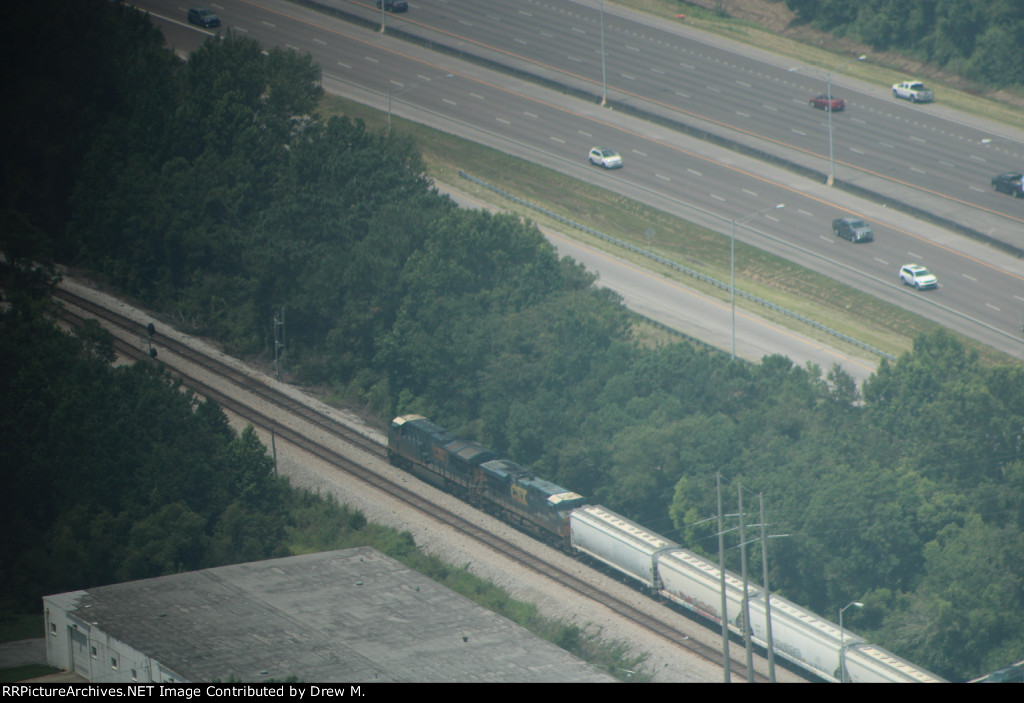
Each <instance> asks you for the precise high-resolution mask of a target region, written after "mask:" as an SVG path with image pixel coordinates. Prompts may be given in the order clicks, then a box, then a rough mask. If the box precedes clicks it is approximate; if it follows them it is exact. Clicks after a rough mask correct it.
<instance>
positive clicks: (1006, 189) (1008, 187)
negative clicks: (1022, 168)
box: [992, 173, 1024, 198]
mask: <svg viewBox="0 0 1024 703" xmlns="http://www.w3.org/2000/svg"><path fill="white" fill-rule="evenodd" d="M1022 181H1024V174H1020V173H1000V174H999V175H998V176H993V178H992V187H993V188H995V189H996V190H997V191H999V192H1000V193H1006V194H1007V195H1012V196H1014V197H1015V198H1024V184H1022Z"/></svg>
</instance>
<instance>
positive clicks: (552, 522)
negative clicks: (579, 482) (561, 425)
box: [388, 415, 943, 683]
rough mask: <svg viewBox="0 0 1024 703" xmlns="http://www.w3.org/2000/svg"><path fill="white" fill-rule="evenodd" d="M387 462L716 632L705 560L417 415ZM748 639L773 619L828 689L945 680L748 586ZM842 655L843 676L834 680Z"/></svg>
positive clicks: (717, 589)
mask: <svg viewBox="0 0 1024 703" xmlns="http://www.w3.org/2000/svg"><path fill="white" fill-rule="evenodd" d="M388 460H389V461H390V462H391V463H392V464H394V465H395V466H398V467H400V468H402V469H405V470H406V471H409V472H410V473H413V474H415V475H416V476H419V477H420V478H422V479H424V480H425V481H427V482H428V483H431V484H433V485H435V486H437V487H439V488H442V489H444V490H446V491H448V492H450V493H453V494H455V495H457V496H459V497H461V498H463V499H465V500H467V501H468V502H470V503H472V504H474V505H477V506H478V507H481V508H484V509H486V510H488V511H489V512H492V513H496V514H498V515H500V516H501V517H502V518H504V519H505V520H507V521H508V522H510V523H512V524H514V525H516V526H518V527H520V528H523V529H525V530H526V531H528V532H531V533H532V534H534V535H536V536H537V537H540V538H541V539H543V540H544V541H546V542H548V543H550V544H553V545H555V546H558V547H561V548H563V549H566V550H567V551H569V552H571V553H573V554H577V555H585V556H586V557H587V558H589V559H592V560H595V561H597V562H599V563H601V564H602V565H604V566H606V567H608V568H611V569H613V570H615V571H617V572H619V573H620V574H623V575H625V576H626V577H628V578H629V579H630V580H631V581H633V582H635V584H636V585H638V586H640V587H642V588H643V589H644V590H646V591H648V592H649V593H651V594H652V595H654V596H657V597H659V598H663V599H665V600H667V601H669V602H671V603H674V604H676V605H679V606H682V607H683V608H686V609H688V610H690V611H692V612H694V613H696V614H698V615H700V616H702V617H704V618H707V619H709V620H711V621H713V622H715V623H718V624H719V626H720V625H721V622H722V620H723V613H722V612H721V572H720V571H719V569H718V567H717V566H716V565H714V564H712V563H710V562H708V561H707V560H705V559H704V558H703V557H701V556H699V555H697V554H694V553H692V552H689V551H687V550H685V549H683V548H682V547H681V546H680V545H678V544H676V543H675V542H673V541H671V540H669V539H667V538H666V537H663V536H661V535H659V534H657V533H655V532H652V531H651V530H648V529H647V528H645V527H643V526H642V525H638V524H636V523H634V522H632V521H630V520H628V519H626V518H625V517H623V516H621V515H617V514H616V513H614V512H612V511H611V510H608V509H607V508H604V507H602V506H600V505H589V504H588V503H587V501H586V499H584V498H583V496H580V495H578V494H577V493H573V492H572V491H569V490H566V489H565V488H562V487H561V486H557V485H555V484H553V483H551V482H549V481H544V480H543V479H540V478H537V477H536V476H534V475H533V474H531V473H530V472H529V471H527V470H525V469H524V468H523V467H521V466H519V465H518V464H516V463H514V462H511V461H508V460H507V459H501V458H499V457H498V456H497V455H496V454H495V453H494V452H492V451H491V450H489V449H486V448H484V447H482V446H480V445H478V444H475V443H473V442H469V441H467V440H464V439H461V438H459V437H456V436H455V435H454V434H452V433H451V432H449V431H448V430H446V429H444V428H443V427H441V426H439V425H436V424H434V423H433V422H431V421H430V420H428V419H426V418H425V417H423V416H421V415H405V416H401V417H397V418H395V419H394V420H393V421H392V423H391V426H390V428H389V430H388ZM725 577H726V578H725V582H726V613H725V614H724V616H725V619H726V620H727V622H728V625H729V629H730V630H731V631H732V632H734V633H736V634H742V623H743V615H742V600H743V582H742V581H741V580H740V578H739V577H737V576H736V575H735V574H732V573H730V572H728V571H726V573H725ZM747 592H748V598H747V600H748V608H749V611H750V630H751V640H752V641H754V642H755V643H756V644H757V645H759V646H761V647H766V646H767V644H768V641H767V640H768V638H767V635H766V632H767V629H766V610H768V608H770V611H771V630H772V642H773V643H774V647H775V653H776V655H777V656H779V657H782V658H783V659H786V660H787V661H789V662H791V663H792V664H794V665H796V666H798V667H801V668H803V669H805V670H807V671H809V672H811V673H813V674H814V675H816V676H818V677H820V678H822V679H824V680H825V681H833V682H838V681H840V680H845V681H851V682H855V683H862V682H863V683H868V682H878V683H899V682H916V683H938V682H942V681H943V679H941V678H939V677H938V676H936V675H935V674H933V673H931V672H929V671H925V670H924V669H921V668H920V667H917V666H915V665H914V664H911V663H910V662H908V661H906V660H904V659H901V658H899V657H897V656H896V655H895V654H892V653H891V652H887V651H885V650H884V649H882V648H880V647H876V646H874V645H872V644H869V643H868V642H866V641H865V640H864V638H862V637H860V636H859V635H856V634H854V633H852V632H850V631H848V630H847V631H845V632H841V631H840V629H839V627H838V626H836V625H833V624H832V623H830V622H828V621H826V620H822V619H821V618H819V617H818V616H817V615H815V614H814V613H812V612H810V611H808V610H806V609H804V608H801V607H800V606H798V605H796V604H795V603H791V602H789V601H787V600H786V599H784V598H781V597H779V596H777V595H774V594H773V595H771V596H770V598H769V599H768V602H767V603H766V602H765V598H764V593H763V591H762V590H761V589H759V588H757V587H756V586H748V591H747ZM840 650H842V651H843V652H845V657H844V659H845V664H846V672H845V676H843V675H842V674H841V671H840Z"/></svg>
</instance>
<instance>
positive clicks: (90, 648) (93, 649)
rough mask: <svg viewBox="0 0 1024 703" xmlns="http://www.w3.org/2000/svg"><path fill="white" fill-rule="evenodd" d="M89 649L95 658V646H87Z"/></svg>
mask: <svg viewBox="0 0 1024 703" xmlns="http://www.w3.org/2000/svg"><path fill="white" fill-rule="evenodd" d="M89 651H90V652H92V658H93V659H95V658H96V648H95V647H89Z"/></svg>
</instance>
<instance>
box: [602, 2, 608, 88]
mask: <svg viewBox="0 0 1024 703" xmlns="http://www.w3.org/2000/svg"><path fill="white" fill-rule="evenodd" d="M607 65H608V64H607V60H606V58H605V53H604V0H601V107H604V106H605V104H607V102H608V70H607Z"/></svg>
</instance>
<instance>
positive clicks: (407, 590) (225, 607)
mask: <svg viewBox="0 0 1024 703" xmlns="http://www.w3.org/2000/svg"><path fill="white" fill-rule="evenodd" d="M43 605H44V609H45V617H46V652H47V659H48V662H49V663H50V665H51V666H55V667H58V668H61V669H66V670H68V671H74V672H76V673H78V674H79V675H81V676H83V677H84V678H85V679H87V680H88V681H91V682H95V683H99V682H139V683H149V682H186V681H187V682H212V681H222V682H228V681H239V682H260V681H268V680H274V681H282V680H284V679H288V678H290V677H294V678H295V679H296V680H298V681H300V682H306V683H319V682H342V683H371V682H612V681H614V680H615V679H614V678H612V677H611V676H608V675H607V674H604V673H603V672H601V671H600V670H598V669H597V668H595V667H593V666H591V665H590V664H587V663H585V662H583V661H581V660H579V659H577V658H576V657H574V656H572V655H571V654H569V653H567V652H565V651H564V650H562V649H559V648H558V647H556V646H554V645H553V644H551V643H549V642H547V641H545V640H543V639H540V638H538V637H536V636H535V635H533V634H531V633H530V632H528V631H527V630H525V629H523V628H521V627H520V626H518V625H516V624H515V623H513V622H511V621H510V620H508V619H506V618H504V617H502V616H500V615H497V614H495V613H492V612H491V611H489V610H486V609H485V608H482V607H481V606H478V605H476V604H475V603H473V602H472V601H470V600H468V599H467V598H464V597H463V596H461V595H459V594H457V593H454V592H453V591H451V590H449V589H447V588H445V587H444V586H442V585H440V584H438V583H435V582H434V581H431V580H430V579H429V578H427V577H425V576H423V575H421V574H419V573H418V572H416V571H413V570H412V569H409V568H408V567H406V566H404V565H403V564H401V563H400V562H398V561H396V560H394V559H392V558H390V557H387V556H385V555H384V554H381V553H380V552H378V551H377V550H375V549H372V548H370V547H358V548H354V549H345V550H340V551H334V552H321V553H318V554H307V555H303V556H295V557H286V558H283V559H270V560H267V561H259V562H251V563H247V564H235V565H232V566H221V567H217V568H213V569H204V570H202V571H193V572H189V573H184V574H176V575H173V576H162V577H159V578H154V579H146V580H143V581H132V582H129V583H120V584H115V585H112V586H101V587H98V588H91V589H88V590H83V591H73V592H70V593H61V594H58V595H53V596H46V597H45V598H43Z"/></svg>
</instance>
